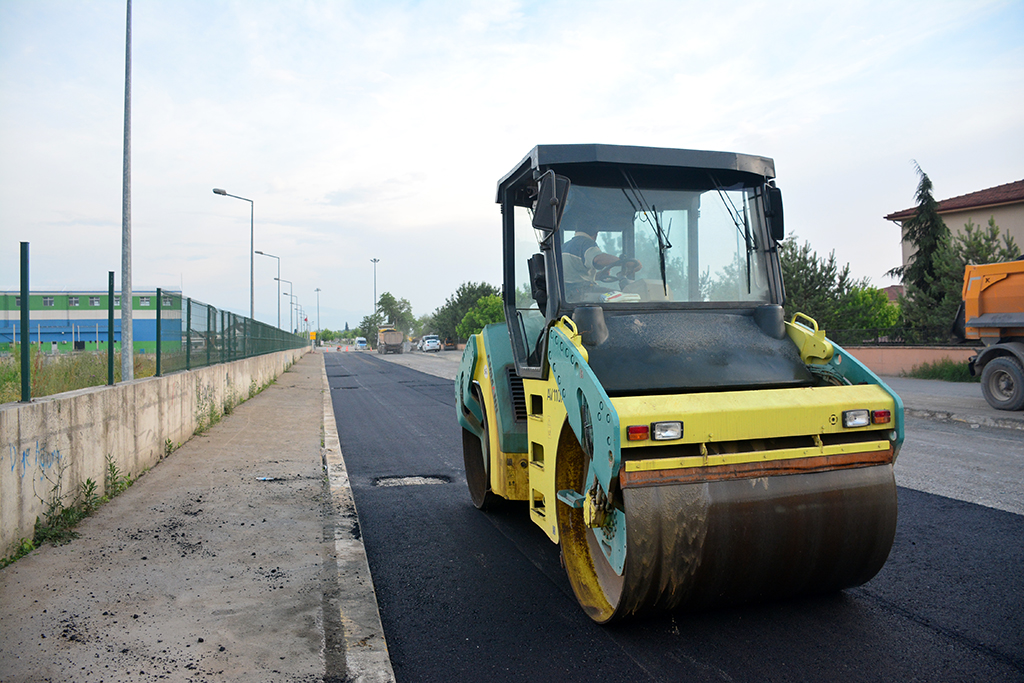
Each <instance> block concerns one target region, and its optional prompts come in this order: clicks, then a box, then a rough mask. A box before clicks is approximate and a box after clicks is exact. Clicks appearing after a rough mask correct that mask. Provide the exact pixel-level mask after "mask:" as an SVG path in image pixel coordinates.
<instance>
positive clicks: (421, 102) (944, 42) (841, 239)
mask: <svg viewBox="0 0 1024 683" xmlns="http://www.w3.org/2000/svg"><path fill="white" fill-rule="evenodd" d="M125 6H126V3H125V1H124V0H120V1H107V0H97V1H88V0H75V1H72V0H0V289H5V290H15V289H17V288H18V286H19V248H18V243H19V242H21V241H28V242H30V243H31V246H30V253H31V268H30V271H31V287H32V289H34V290H41V289H55V290H63V289H67V290H105V289H106V286H107V272H108V271H114V272H115V273H116V276H115V277H116V282H117V286H118V287H120V273H121V188H122V154H123V126H124V76H125ZM132 24H133V25H132V106H131V112H132V116H131V133H132V138H131V159H132V178H131V192H132V194H131V221H132V284H133V287H134V289H136V290H139V289H152V288H156V287H163V288H168V289H178V288H180V289H182V290H183V291H184V294H185V295H186V296H189V297H193V298H195V299H198V300H200V301H203V302H205V303H209V304H212V305H214V306H217V307H221V308H225V309H228V310H231V311H235V312H237V313H243V314H248V311H249V275H250V273H249V270H250V257H249V240H250V235H249V227H250V225H249V224H250V205H249V203H248V202H243V201H239V200H237V199H232V198H230V197H223V196H218V195H216V194H214V193H213V192H212V189H213V188H215V187H217V188H223V189H225V190H226V191H227V192H229V193H231V194H235V195H239V196H242V197H246V198H249V199H252V200H253V221H254V227H253V233H254V238H253V239H254V248H255V249H256V250H260V251H264V252H267V253H270V254H274V255H276V256H278V257H280V261H278V260H276V259H272V258H269V257H264V256H259V255H257V256H255V265H254V279H255V312H256V318H257V319H258V320H261V321H264V322H268V323H272V324H276V322H277V300H278V297H277V287H278V283H277V282H275V281H274V278H275V277H277V275H278V270H277V269H278V264H279V263H280V277H281V278H282V279H284V280H288V281H290V282H291V283H292V284H290V285H289V284H287V283H285V284H284V285H283V291H286V292H289V293H291V294H294V295H295V296H296V297H297V301H298V303H299V304H300V305H301V307H302V309H303V311H304V315H306V316H308V318H309V320H310V325H311V326H312V327H317V326H319V327H326V328H330V329H339V328H344V326H345V325H346V323H347V324H348V325H349V326H351V327H355V326H357V325H358V324H359V322H360V320H361V319H362V318H363V316H366V315H369V314H370V313H371V312H372V307H373V301H374V270H376V293H377V295H378V296H379V295H380V294H381V293H383V292H391V293H392V294H393V295H394V296H396V297H397V298H400V299H401V298H404V299H407V300H408V301H409V302H410V303H411V304H412V308H413V313H414V314H415V315H416V316H422V315H425V314H429V313H432V312H433V311H434V310H435V309H437V308H438V307H439V306H441V305H443V304H444V302H445V299H446V298H447V297H449V296H451V295H452V294H453V293H454V292H455V290H456V289H457V288H458V286H459V285H460V284H462V283H464V282H470V281H471V282H480V281H485V282H490V283H492V284H494V285H500V280H501V242H500V222H501V217H500V211H499V207H498V205H497V204H496V203H495V198H496V197H495V194H496V184H497V181H498V179H499V178H500V177H501V176H503V175H504V174H505V173H506V172H508V171H509V170H510V169H511V168H512V167H513V166H514V165H516V163H517V162H518V161H519V160H520V159H522V158H523V157H524V156H525V155H526V154H527V153H528V152H529V151H530V149H531V148H532V147H533V146H535V145H537V144H565V143H605V144H626V145H645V146H653V147H678V148H687V149H709V150H723V151H732V152H743V153H748V154H756V155H761V156H767V157H771V158H773V159H774V160H775V167H776V173H777V175H778V185H779V187H780V188H782V191H783V195H784V197H785V207H786V227H787V231H788V232H792V233H795V234H796V236H797V238H798V240H799V241H800V242H801V243H802V242H804V241H807V242H809V243H810V244H811V246H812V248H813V249H814V250H815V251H817V252H818V253H819V254H820V255H826V254H828V253H829V252H832V251H834V252H835V255H836V258H837V259H838V260H839V262H840V263H849V264H850V268H851V272H852V274H853V275H854V276H856V277H861V278H869V279H870V280H871V282H872V283H873V284H874V285H876V286H886V285H889V284H893V281H892V280H890V279H888V278H886V277H885V276H884V273H885V272H886V271H887V270H888V269H890V268H892V267H893V266H897V265H899V264H900V245H899V232H898V229H897V228H896V227H895V226H894V225H893V224H892V223H890V222H888V221H885V220H884V219H883V216H884V215H886V214H889V213H892V212H894V211H897V210H900V209H904V208H908V207H911V206H913V205H914V191H915V189H916V186H917V182H918V177H917V174H916V171H915V167H914V162H915V161H916V162H917V163H918V164H920V167H921V168H922V169H923V170H924V171H925V172H926V173H927V174H928V175H929V177H930V178H931V179H932V181H933V183H934V188H935V190H934V191H935V195H936V196H937V197H938V198H939V199H944V198H949V197H954V196H958V195H961V194H966V193H968V192H973V191H976V190H980V189H984V188H988V187H992V186H995V185H1001V184H1003V183H1008V182H1012V181H1015V180H1020V179H1021V178H1024V164H1022V162H1021V159H1024V40H1022V39H1021V36H1024V2H1021V1H1016V2H1008V1H1005V0H992V1H988V0H970V1H965V2H961V1H954V0H949V1H943V0H938V1H936V0H929V1H927V2H916V1H913V0H908V1H901V2H891V0H882V1H878V2H874V1H865V2H859V1H857V0H851V1H849V2H844V3H828V2H820V0H813V1H802V0H793V1H788V2H787V1H774V2H760V1H752V2H734V3H728V4H726V3H709V2H691V1H689V0H631V1H630V2H628V3H627V2H607V1H604V0H586V1H576V0H566V1H561V0H546V1H545V2H516V1H515V0H508V1H505V2H493V1H489V0H445V1H444V2H440V1H438V2H434V1H429V0H428V1H424V2H411V1H410V2H390V1H387V0H381V1H378V2H347V1H336V2H335V1H330V0H319V1H316V2H314V1H307V2H297V1H296V2H290V1H284V0H277V1H271V0H263V1H261V0H246V1H244V2H243V1H241V0H236V1H229V0H223V1H221V0H202V1H199V0H135V2H134V3H133V5H132ZM375 258H376V259H379V262H378V263H377V264H376V269H375V268H374V264H373V263H371V259H375ZM318 288H319V289H320V290H321V291H320V292H319V293H317V292H316V289H318ZM281 301H282V305H281V312H282V317H283V320H284V323H283V325H284V326H285V327H287V325H288V311H289V301H290V298H289V297H283V296H282V297H281ZM318 306H319V321H317V309H318Z"/></svg>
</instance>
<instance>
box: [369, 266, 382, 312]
mask: <svg viewBox="0 0 1024 683" xmlns="http://www.w3.org/2000/svg"><path fill="white" fill-rule="evenodd" d="M370 263H372V264H373V316H374V317H376V315H377V264H378V263H380V259H379V258H372V259H370Z"/></svg>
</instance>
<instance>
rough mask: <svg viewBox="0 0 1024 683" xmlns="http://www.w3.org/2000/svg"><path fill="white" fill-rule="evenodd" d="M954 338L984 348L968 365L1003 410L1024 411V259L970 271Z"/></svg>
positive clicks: (992, 401)
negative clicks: (980, 344)
mask: <svg viewBox="0 0 1024 683" xmlns="http://www.w3.org/2000/svg"><path fill="white" fill-rule="evenodd" d="M954 333H955V334H957V336H959V337H960V338H961V339H964V340H977V341H980V342H981V343H982V344H984V348H982V349H981V350H980V351H979V352H978V355H976V356H973V357H972V358H971V359H970V360H969V361H968V363H967V367H968V368H969V369H970V371H971V374H972V375H974V376H975V377H977V376H978V375H981V392H982V394H984V395H985V400H986V401H988V403H989V405H990V406H992V407H993V408H996V409H998V410H1021V409H1022V408H1024V259H1022V260H1017V261H1010V262H1009V263H986V264H984V265H980V266H967V267H966V268H965V269H964V287H963V303H962V304H961V306H960V312H959V314H958V315H957V320H956V323H954Z"/></svg>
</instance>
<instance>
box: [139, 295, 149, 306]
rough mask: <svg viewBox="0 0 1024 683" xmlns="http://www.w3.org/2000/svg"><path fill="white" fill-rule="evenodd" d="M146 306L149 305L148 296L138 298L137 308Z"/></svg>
mask: <svg viewBox="0 0 1024 683" xmlns="http://www.w3.org/2000/svg"><path fill="white" fill-rule="evenodd" d="M148 305H149V297H148V296H140V297H139V306H148Z"/></svg>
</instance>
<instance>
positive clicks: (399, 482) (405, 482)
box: [373, 476, 451, 486]
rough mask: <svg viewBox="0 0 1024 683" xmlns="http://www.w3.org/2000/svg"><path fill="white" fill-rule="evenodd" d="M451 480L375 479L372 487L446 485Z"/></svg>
mask: <svg viewBox="0 0 1024 683" xmlns="http://www.w3.org/2000/svg"><path fill="white" fill-rule="evenodd" d="M449 482H451V479H449V478H448V477H444V476H431V477H377V478H376V479H374V480H373V485H374V486H425V485H428V484H447V483H449Z"/></svg>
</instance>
